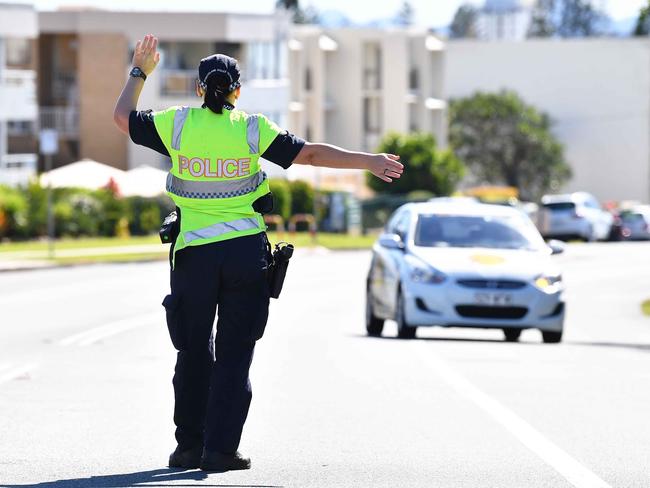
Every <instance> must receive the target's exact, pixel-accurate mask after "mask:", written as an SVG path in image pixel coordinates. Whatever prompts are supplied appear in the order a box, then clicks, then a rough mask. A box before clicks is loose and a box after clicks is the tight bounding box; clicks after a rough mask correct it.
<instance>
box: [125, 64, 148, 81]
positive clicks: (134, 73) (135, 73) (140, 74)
mask: <svg viewBox="0 0 650 488" xmlns="http://www.w3.org/2000/svg"><path fill="white" fill-rule="evenodd" d="M129 76H131V77H132V78H142V79H143V80H145V81H146V80H147V75H145V74H144V71H142V70H141V69H140V68H138V67H137V66H135V67H134V68H133V69H131V72H130V73H129Z"/></svg>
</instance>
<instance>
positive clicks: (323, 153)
mask: <svg viewBox="0 0 650 488" xmlns="http://www.w3.org/2000/svg"><path fill="white" fill-rule="evenodd" d="M293 162H294V163H296V164H309V165H312V166H324V167H327V168H347V169H365V170H368V171H370V172H371V173H372V174H373V175H375V176H376V177H377V178H379V179H381V180H384V181H386V182H388V183H390V182H391V181H393V179H396V178H399V177H400V176H401V175H402V172H403V171H404V165H403V164H402V163H400V162H399V156H396V155H395V154H386V153H381V154H372V153H363V152H355V151H346V150H345V149H341V148H340V147H337V146H332V145H331V144H316V143H312V142H307V143H305V145H304V147H303V148H302V149H301V150H300V152H299V153H298V156H296V159H294V161H293Z"/></svg>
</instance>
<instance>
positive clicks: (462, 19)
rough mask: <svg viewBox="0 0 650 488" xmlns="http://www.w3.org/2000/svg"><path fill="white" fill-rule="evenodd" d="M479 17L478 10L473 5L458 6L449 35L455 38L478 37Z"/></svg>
mask: <svg viewBox="0 0 650 488" xmlns="http://www.w3.org/2000/svg"><path fill="white" fill-rule="evenodd" d="M477 18H478V10H477V9H476V7H474V6H473V5H469V4H466V5H461V6H460V7H458V10H456V13H455V14H454V18H453V20H452V21H451V25H450V26H449V37H452V38H455V39H461V38H465V37H476V20H477Z"/></svg>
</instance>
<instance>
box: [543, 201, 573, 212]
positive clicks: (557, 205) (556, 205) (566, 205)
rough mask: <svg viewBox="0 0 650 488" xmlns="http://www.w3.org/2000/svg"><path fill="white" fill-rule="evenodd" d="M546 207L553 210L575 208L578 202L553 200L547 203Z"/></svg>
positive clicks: (559, 210)
mask: <svg viewBox="0 0 650 488" xmlns="http://www.w3.org/2000/svg"><path fill="white" fill-rule="evenodd" d="M544 208H547V209H549V210H550V211H551V212H561V211H563V210H573V209H574V208H576V204H575V203H573V202H553V203H545V204H544Z"/></svg>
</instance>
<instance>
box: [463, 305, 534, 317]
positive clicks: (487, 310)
mask: <svg viewBox="0 0 650 488" xmlns="http://www.w3.org/2000/svg"><path fill="white" fill-rule="evenodd" d="M456 312H458V315H460V316H461V317H468V318H475V319H521V318H523V317H524V315H526V314H527V313H528V308H526V307H486V306H484V305H458V306H456Z"/></svg>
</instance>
